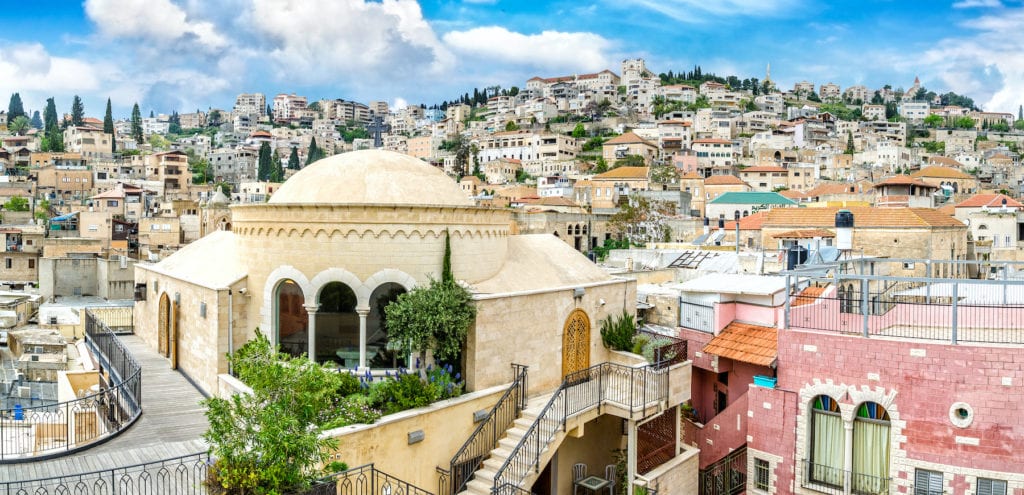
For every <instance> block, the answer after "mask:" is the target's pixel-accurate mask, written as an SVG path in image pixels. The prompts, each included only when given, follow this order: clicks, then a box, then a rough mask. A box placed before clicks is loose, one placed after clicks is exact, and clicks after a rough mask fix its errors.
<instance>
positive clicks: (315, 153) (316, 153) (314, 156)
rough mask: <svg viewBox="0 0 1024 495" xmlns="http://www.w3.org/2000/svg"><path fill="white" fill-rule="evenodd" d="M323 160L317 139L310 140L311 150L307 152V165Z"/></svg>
mask: <svg viewBox="0 0 1024 495" xmlns="http://www.w3.org/2000/svg"><path fill="white" fill-rule="evenodd" d="M320 158H321V152H320V147H319V146H317V145H316V138H311V139H310V140H309V150H307V151H306V165H309V164H310V163H313V162H315V161H317V160H319V159H320Z"/></svg>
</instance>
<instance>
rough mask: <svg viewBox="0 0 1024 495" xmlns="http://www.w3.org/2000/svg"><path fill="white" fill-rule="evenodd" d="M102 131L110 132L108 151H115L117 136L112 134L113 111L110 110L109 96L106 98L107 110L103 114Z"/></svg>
mask: <svg viewBox="0 0 1024 495" xmlns="http://www.w3.org/2000/svg"><path fill="white" fill-rule="evenodd" d="M103 133H104V134H110V152H111V153H113V152H115V151H117V136H115V135H114V113H113V112H112V111H111V110H110V98H107V111H106V113H104V114H103Z"/></svg>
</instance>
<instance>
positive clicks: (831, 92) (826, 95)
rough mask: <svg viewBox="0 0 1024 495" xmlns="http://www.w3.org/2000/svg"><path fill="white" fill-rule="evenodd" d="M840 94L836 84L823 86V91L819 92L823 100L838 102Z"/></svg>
mask: <svg viewBox="0 0 1024 495" xmlns="http://www.w3.org/2000/svg"><path fill="white" fill-rule="evenodd" d="M840 94H841V93H840V92H839V85H838V84H835V83H827V84H822V85H821V89H820V90H819V91H818V96H820V97H821V99H822V100H838V99H839V95H840Z"/></svg>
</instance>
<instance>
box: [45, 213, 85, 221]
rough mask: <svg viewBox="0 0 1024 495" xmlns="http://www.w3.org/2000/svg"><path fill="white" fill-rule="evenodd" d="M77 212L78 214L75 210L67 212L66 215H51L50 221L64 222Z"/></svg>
mask: <svg viewBox="0 0 1024 495" xmlns="http://www.w3.org/2000/svg"><path fill="white" fill-rule="evenodd" d="M77 214H78V212H77V211H76V212H74V213H68V214H67V215H61V216H59V217H53V218H51V219H50V221H51V222H66V221H68V220H71V217H74V216H75V215H77Z"/></svg>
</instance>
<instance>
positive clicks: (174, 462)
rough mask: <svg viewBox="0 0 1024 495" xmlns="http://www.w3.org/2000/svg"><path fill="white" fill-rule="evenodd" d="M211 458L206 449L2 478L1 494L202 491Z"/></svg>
mask: <svg viewBox="0 0 1024 495" xmlns="http://www.w3.org/2000/svg"><path fill="white" fill-rule="evenodd" d="M209 460H210V458H209V456H208V455H207V454H206V453H205V452H204V453H199V454H190V455H186V456H182V457H174V458H171V459H164V460H161V461H156V462H150V463H145V464H135V465H131V466H125V467H118V468H113V469H105V470H102V471H92V472H88V473H82V474H74V475H65V476H56V477H52V478H43V479H34V480H24V481H10V482H0V494H3V495H67V494H74V495H121V494H136V493H145V494H151V495H203V494H206V493H207V490H206V486H204V485H203V482H204V481H205V480H206V473H207V469H208V468H209V464H210V462H209Z"/></svg>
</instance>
